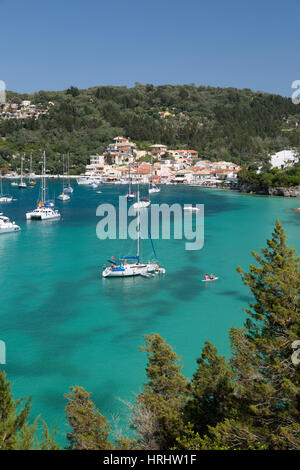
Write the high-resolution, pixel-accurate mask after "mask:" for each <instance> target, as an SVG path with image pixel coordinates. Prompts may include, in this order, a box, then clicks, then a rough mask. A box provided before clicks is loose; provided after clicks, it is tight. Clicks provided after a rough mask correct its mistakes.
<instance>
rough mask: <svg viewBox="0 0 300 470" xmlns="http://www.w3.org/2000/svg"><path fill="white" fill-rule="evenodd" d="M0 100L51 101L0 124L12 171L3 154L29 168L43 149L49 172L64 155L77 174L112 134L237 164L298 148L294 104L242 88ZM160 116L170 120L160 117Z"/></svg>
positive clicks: (145, 89)
mask: <svg viewBox="0 0 300 470" xmlns="http://www.w3.org/2000/svg"><path fill="white" fill-rule="evenodd" d="M7 99H8V100H11V101H12V102H15V103H18V102H21V100H24V99H29V100H31V101H32V103H34V104H36V105H42V106H46V105H47V104H48V102H49V101H52V102H54V103H55V106H52V107H50V111H49V114H47V115H45V116H42V117H41V118H39V119H38V120H35V119H26V120H24V121H21V120H15V119H10V120H0V137H1V138H0V167H7V168H17V167H19V166H20V165H19V159H18V158H16V159H15V160H12V158H11V155H12V154H18V153H21V152H25V153H26V154H29V153H30V152H33V160H34V167H35V168H37V167H39V161H40V155H41V151H42V150H44V149H46V151H47V154H48V164H49V167H50V170H51V171H58V170H59V169H60V168H61V163H60V159H59V154H62V153H70V155H71V158H72V159H71V161H72V165H73V171H74V172H75V171H79V170H81V169H82V168H83V165H85V164H86V162H87V161H88V157H89V155H90V154H93V153H101V152H102V151H103V149H104V148H105V146H106V145H107V144H108V143H109V142H111V140H112V138H113V137H115V136H116V135H124V136H126V137H130V138H131V139H132V140H134V141H136V142H138V145H139V147H140V148H146V146H147V144H149V143H163V144H167V145H168V146H170V148H176V147H181V148H193V149H195V150H198V151H199V156H200V157H201V158H202V157H203V158H206V159H218V160H221V159H222V160H223V159H225V160H232V161H234V162H236V163H240V164H247V163H249V162H251V161H253V160H257V159H259V160H262V159H265V158H266V156H267V155H268V153H269V152H270V151H278V150H282V149H283V148H295V149H297V150H300V128H298V122H299V123H300V106H296V105H294V104H292V102H291V100H290V99H289V98H283V97H281V96H278V95H271V94H267V93H261V92H255V93H254V92H252V91H251V90H249V89H243V90H237V89H235V88H212V87H206V86H200V87H196V86H194V85H181V86H172V85H161V86H157V87H155V86H153V85H151V84H149V85H141V84H136V85H135V86H134V87H133V88H126V87H113V86H103V87H94V88H89V89H87V90H78V89H77V88H75V87H70V88H69V89H68V90H65V91H60V92H45V91H40V92H38V93H34V94H32V95H28V94H22V95H21V94H17V93H13V92H8V93H7ZM164 111H169V113H170V115H169V116H166V117H162V116H161V115H160V114H159V113H160V112H164Z"/></svg>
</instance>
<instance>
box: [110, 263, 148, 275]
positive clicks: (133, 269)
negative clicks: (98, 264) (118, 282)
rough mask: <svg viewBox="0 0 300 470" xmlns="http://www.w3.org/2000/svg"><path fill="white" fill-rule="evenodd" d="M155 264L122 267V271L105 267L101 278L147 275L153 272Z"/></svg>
mask: <svg viewBox="0 0 300 470" xmlns="http://www.w3.org/2000/svg"><path fill="white" fill-rule="evenodd" d="M155 267H156V265H155V264H142V263H137V264H127V265H123V266H122V269H120V270H117V269H116V270H114V269H113V268H112V267H110V266H109V267H107V268H105V269H104V270H103V272H102V277H129V276H144V275H146V274H147V273H150V272H153V271H155Z"/></svg>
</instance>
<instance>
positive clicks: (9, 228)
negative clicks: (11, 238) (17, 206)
mask: <svg viewBox="0 0 300 470" xmlns="http://www.w3.org/2000/svg"><path fill="white" fill-rule="evenodd" d="M20 230H21V228H20V227H19V225H16V224H15V222H11V221H10V220H9V218H8V217H5V216H4V215H3V214H2V212H1V213H0V235H1V234H2V233H10V232H19V231H20Z"/></svg>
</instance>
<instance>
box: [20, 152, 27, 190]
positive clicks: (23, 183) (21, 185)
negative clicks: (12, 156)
mask: <svg viewBox="0 0 300 470" xmlns="http://www.w3.org/2000/svg"><path fill="white" fill-rule="evenodd" d="M18 186H19V189H24V188H27V184H26V183H25V181H23V157H21V181H20V183H19V185H18Z"/></svg>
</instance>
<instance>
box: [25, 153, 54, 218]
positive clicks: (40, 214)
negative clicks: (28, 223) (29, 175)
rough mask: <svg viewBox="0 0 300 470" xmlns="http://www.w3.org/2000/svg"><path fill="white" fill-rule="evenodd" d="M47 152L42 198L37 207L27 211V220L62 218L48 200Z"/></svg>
mask: <svg viewBox="0 0 300 470" xmlns="http://www.w3.org/2000/svg"><path fill="white" fill-rule="evenodd" d="M45 175H46V152H44V157H43V171H42V187H41V200H40V201H39V203H38V206H37V208H36V209H34V210H33V211H31V212H27V213H26V219H27V220H53V219H60V217H61V215H60V213H59V211H58V210H57V209H54V203H53V202H52V201H46V193H47V187H46V177H45Z"/></svg>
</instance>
